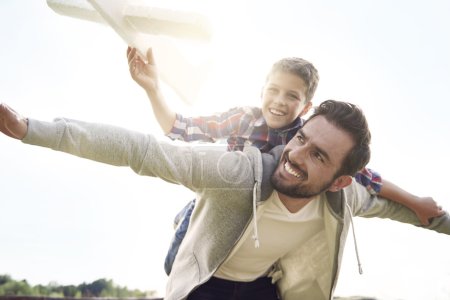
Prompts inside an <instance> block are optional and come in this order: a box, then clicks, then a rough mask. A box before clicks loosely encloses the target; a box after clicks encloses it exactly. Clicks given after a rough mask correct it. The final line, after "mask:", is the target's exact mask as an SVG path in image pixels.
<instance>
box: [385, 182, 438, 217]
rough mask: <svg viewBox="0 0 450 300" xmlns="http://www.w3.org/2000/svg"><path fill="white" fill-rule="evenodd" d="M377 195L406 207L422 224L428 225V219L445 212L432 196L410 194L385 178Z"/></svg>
mask: <svg viewBox="0 0 450 300" xmlns="http://www.w3.org/2000/svg"><path fill="white" fill-rule="evenodd" d="M378 195H380V196H381V197H383V198H386V199H389V200H391V201H394V202H397V203H400V204H402V205H404V206H406V207H408V208H409V209H411V210H412V211H413V212H414V213H415V214H416V215H417V217H418V218H419V220H420V223H422V224H423V225H429V224H430V219H432V218H434V217H439V216H442V215H443V214H444V213H445V211H444V210H442V207H441V206H439V205H438V204H437V203H436V201H434V200H433V198H431V197H418V196H415V195H412V194H411V193H409V192H407V191H405V190H403V189H402V188H400V187H398V186H397V185H395V184H393V183H392V182H390V181H388V180H385V179H383V185H382V187H381V190H380V192H379V193H378Z"/></svg>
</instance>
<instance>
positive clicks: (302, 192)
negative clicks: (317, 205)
mask: <svg viewBox="0 0 450 300" xmlns="http://www.w3.org/2000/svg"><path fill="white" fill-rule="evenodd" d="M333 181H334V178H332V179H331V180H329V181H327V182H325V183H323V184H321V185H319V186H312V187H311V186H310V187H307V186H303V185H302V184H301V183H299V184H298V185H285V184H283V180H282V179H281V178H280V177H279V176H277V172H276V171H275V172H274V173H273V174H272V176H271V177H270V182H271V183H272V186H273V187H274V188H275V190H277V191H278V192H280V193H282V194H284V195H286V196H289V197H293V198H311V197H314V196H316V195H319V194H321V193H322V192H325V191H326V190H328V189H329V188H330V186H331V185H332V183H333Z"/></svg>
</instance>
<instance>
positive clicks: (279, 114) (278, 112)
mask: <svg viewBox="0 0 450 300" xmlns="http://www.w3.org/2000/svg"><path fill="white" fill-rule="evenodd" d="M270 112H271V113H273V114H274V115H277V116H284V113H283V112H281V111H279V110H276V109H271V110H270Z"/></svg>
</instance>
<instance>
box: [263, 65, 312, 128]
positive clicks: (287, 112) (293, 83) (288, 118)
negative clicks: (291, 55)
mask: <svg viewBox="0 0 450 300" xmlns="http://www.w3.org/2000/svg"><path fill="white" fill-rule="evenodd" d="M306 90H307V88H306V84H305V82H304V81H303V79H301V78H300V77H298V76H297V75H295V74H292V73H289V72H283V71H278V72H275V73H274V74H272V75H271V76H270V77H269V78H268V80H267V82H266V84H265V86H264V89H263V92H262V102H263V103H262V113H263V116H264V119H265V120H266V122H267V125H268V126H269V127H270V128H275V129H279V128H283V127H286V126H288V125H289V124H291V123H292V122H293V121H294V120H295V119H296V118H297V117H298V116H301V115H303V114H305V113H306V112H307V111H308V110H309V108H310V103H308V104H305V99H306V96H305V95H306Z"/></svg>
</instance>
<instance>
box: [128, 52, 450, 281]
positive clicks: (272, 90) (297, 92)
mask: <svg viewBox="0 0 450 300" xmlns="http://www.w3.org/2000/svg"><path fill="white" fill-rule="evenodd" d="M127 56H128V64H129V68H130V74H131V76H132V78H133V79H134V80H135V81H136V82H137V83H138V84H139V85H140V86H141V87H142V88H144V90H145V91H146V93H147V95H148V97H149V99H150V103H151V105H152V108H153V112H154V115H155V117H156V119H157V121H158V123H159V124H160V126H161V128H162V129H163V131H164V133H165V134H166V135H167V136H168V137H170V138H172V139H181V140H184V141H196V140H202V141H210V142H214V141H215V140H216V139H220V138H227V142H228V149H229V150H232V151H235V150H242V149H243V146H244V145H245V144H250V145H253V146H256V147H258V148H259V149H260V150H261V152H269V151H270V150H271V149H272V148H273V147H275V146H277V145H281V144H287V143H288V142H289V140H290V139H291V138H292V137H293V136H294V135H295V134H296V133H297V131H298V130H299V129H300V128H301V127H302V126H303V119H302V118H301V117H302V116H304V115H305V114H306V113H307V112H308V110H309V109H310V108H311V106H312V103H311V99H312V98H313V96H314V92H315V90H316V88H317V84H318V81H319V75H318V72H317V70H316V69H315V67H314V66H313V65H312V64H311V63H310V62H308V61H306V60H304V59H301V58H285V59H282V60H280V61H278V62H276V63H275V64H274V65H273V66H272V69H271V70H270V72H269V74H268V76H267V78H266V82H265V85H264V88H263V91H262V107H261V108H256V107H253V108H248V107H240V108H234V109H231V110H229V111H227V112H224V113H221V114H217V115H214V116H209V117H197V118H184V117H182V116H181V115H179V114H176V113H175V112H173V111H172V110H171V109H170V107H169V106H168V105H167V103H166V102H165V100H164V97H163V95H162V93H161V91H160V89H159V86H158V84H159V83H158V74H157V69H156V65H155V62H154V58H153V54H152V51H151V49H149V50H148V52H147V63H145V62H144V60H143V59H142V58H141V57H140V56H139V55H138V54H137V52H136V50H135V49H131V48H128V50H127ZM355 178H356V180H357V181H358V182H359V183H360V184H362V185H364V186H365V187H366V188H367V189H368V190H369V191H370V192H372V193H377V194H379V195H380V196H381V197H384V198H387V199H390V200H392V201H395V202H398V203H400V204H403V205H405V206H407V207H408V208H410V209H411V210H412V211H414V212H415V213H416V215H417V216H418V218H419V220H420V221H421V223H422V224H423V225H427V224H429V219H430V218H432V217H436V216H440V215H442V213H443V212H442V210H440V209H439V207H438V205H437V204H436V202H435V201H434V200H433V199H432V198H429V197H423V198H421V197H417V196H414V195H412V194H410V193H408V192H406V191H404V190H402V189H400V188H399V187H397V186H395V185H394V184H392V183H390V182H388V181H386V180H383V184H382V183H381V178H380V176H379V175H378V174H377V173H375V172H372V171H371V170H369V169H364V170H362V171H361V172H359V173H358V174H356V175H355ZM194 205H195V204H194V201H192V202H190V203H189V204H188V205H187V206H186V207H185V208H184V209H183V211H182V212H180V213H179V214H178V215H177V217H176V221H175V222H176V223H178V227H177V231H176V233H175V237H174V240H173V242H172V245H171V248H170V249H169V252H168V255H167V257H166V260H165V265H164V267H165V270H166V273H167V274H169V273H170V271H171V267H172V263H173V261H174V259H175V256H176V254H177V251H178V247H179V245H180V243H181V241H182V240H183V238H184V235H185V233H186V230H187V227H188V224H189V218H190V214H191V213H192V210H193V208H194ZM179 221H181V223H180V222H179Z"/></svg>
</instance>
